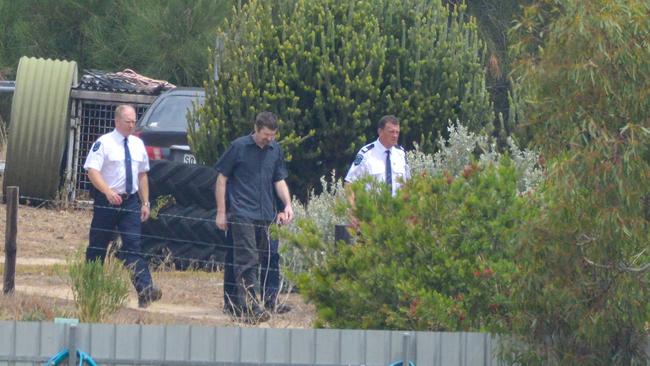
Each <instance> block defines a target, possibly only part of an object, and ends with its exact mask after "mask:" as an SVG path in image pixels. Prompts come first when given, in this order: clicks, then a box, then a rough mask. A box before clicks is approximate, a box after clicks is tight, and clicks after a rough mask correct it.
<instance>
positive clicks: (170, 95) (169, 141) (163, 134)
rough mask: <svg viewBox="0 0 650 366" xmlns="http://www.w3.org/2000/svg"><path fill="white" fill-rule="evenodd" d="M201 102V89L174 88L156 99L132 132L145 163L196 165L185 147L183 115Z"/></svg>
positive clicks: (203, 95) (185, 137)
mask: <svg viewBox="0 0 650 366" xmlns="http://www.w3.org/2000/svg"><path fill="white" fill-rule="evenodd" d="M204 102H205V91H204V90H203V89H201V88H175V89H171V90H169V91H167V92H165V93H163V94H160V95H159V96H158V98H156V100H155V101H154V102H153V103H152V104H151V106H150V107H149V109H147V111H146V112H145V113H144V115H143V116H142V118H140V120H139V121H138V123H137V124H136V128H135V135H136V136H138V137H140V138H141V139H142V141H144V144H145V146H146V148H147V154H148V155H149V159H153V160H160V159H166V160H172V161H180V162H184V163H188V164H194V163H196V158H195V157H194V155H193V154H192V153H191V151H190V148H189V146H188V143H187V114H188V111H189V110H191V109H192V106H193V104H195V105H203V103H204Z"/></svg>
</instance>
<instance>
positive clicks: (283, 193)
mask: <svg viewBox="0 0 650 366" xmlns="http://www.w3.org/2000/svg"><path fill="white" fill-rule="evenodd" d="M274 185H275V193H276V194H277V195H278V197H279V198H280V200H281V201H282V203H284V210H283V211H282V212H284V214H285V216H286V217H285V218H284V221H285V222H284V223H289V222H291V220H293V208H292V207H291V195H290V194H289V186H287V182H285V181H284V179H282V180H279V181H277V182H275V183H274Z"/></svg>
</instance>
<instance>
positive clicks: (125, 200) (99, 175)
mask: <svg viewBox="0 0 650 366" xmlns="http://www.w3.org/2000/svg"><path fill="white" fill-rule="evenodd" d="M135 121H136V114H135V109H133V107H132V106H130V105H120V106H118V107H117V108H116V109H115V129H114V130H113V132H110V133H107V134H105V135H103V136H101V137H100V138H99V139H97V141H95V143H94V144H93V146H92V148H91V151H90V152H89V153H88V157H87V158H86V163H85V164H84V169H86V171H87V172H88V178H89V179H90V182H91V183H92V184H93V187H94V188H95V190H94V191H93V198H94V200H95V202H94V205H93V220H92V223H91V224H90V240H89V244H88V248H87V249H86V260H87V261H92V260H101V261H102V262H103V261H104V259H105V257H106V251H107V247H108V244H109V242H110V241H111V240H112V239H113V237H114V234H115V233H116V232H119V233H120V235H121V237H122V246H121V248H120V249H119V251H118V257H120V258H121V259H123V260H124V262H125V264H126V265H127V267H129V269H130V270H131V271H132V280H133V284H134V286H135V289H136V291H137V292H138V305H139V306H140V307H147V306H148V305H149V304H150V303H151V302H152V301H156V300H159V299H160V298H161V297H162V291H160V289H159V288H157V287H155V286H154V285H153V281H152V279H151V273H150V272H149V268H148V266H147V262H146V261H145V260H144V259H143V258H142V250H141V248H140V227H141V222H142V221H145V220H147V219H148V218H149V182H148V180H147V172H148V171H149V159H148V157H147V151H146V150H145V147H144V143H143V142H142V140H140V139H139V138H138V137H136V136H133V135H132V133H133V131H134V129H135ZM134 178H135V179H134Z"/></svg>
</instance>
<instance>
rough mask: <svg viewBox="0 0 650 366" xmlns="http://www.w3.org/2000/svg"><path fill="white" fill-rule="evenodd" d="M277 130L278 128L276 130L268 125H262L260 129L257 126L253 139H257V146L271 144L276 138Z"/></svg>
mask: <svg viewBox="0 0 650 366" xmlns="http://www.w3.org/2000/svg"><path fill="white" fill-rule="evenodd" d="M277 132H278V131H277V130H275V131H274V130H271V129H270V128H268V127H262V128H260V129H257V128H256V129H255V133H254V134H253V140H255V143H256V144H257V146H259V147H265V146H266V145H268V144H270V143H271V141H273V140H275V134H276V133H277Z"/></svg>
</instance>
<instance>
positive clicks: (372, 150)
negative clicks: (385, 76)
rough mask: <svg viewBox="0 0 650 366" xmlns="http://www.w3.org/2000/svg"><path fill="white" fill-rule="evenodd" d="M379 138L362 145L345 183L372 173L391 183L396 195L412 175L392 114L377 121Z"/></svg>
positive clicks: (396, 123) (390, 187)
mask: <svg viewBox="0 0 650 366" xmlns="http://www.w3.org/2000/svg"><path fill="white" fill-rule="evenodd" d="M377 133H378V135H379V138H378V139H377V141H375V142H373V143H371V144H368V145H366V146H364V147H363V148H361V150H360V151H359V153H358V154H357V156H356V157H355V159H354V162H353V163H352V166H351V167H350V170H349V171H348V174H347V175H346V176H345V182H346V183H352V182H354V181H356V180H358V179H360V178H362V177H364V176H367V175H370V176H372V177H373V178H375V180H377V181H378V182H381V183H385V184H386V185H388V187H389V189H390V191H391V193H392V195H393V196H395V195H396V194H397V190H398V189H399V187H400V186H401V185H402V183H403V182H404V181H406V180H407V179H409V178H410V177H411V175H410V172H409V166H408V163H407V162H406V153H405V152H404V149H403V148H402V147H401V146H399V145H397V140H398V139H399V120H398V119H397V117H395V116H393V115H387V116H383V117H382V118H381V119H380V120H379V123H378V125H377Z"/></svg>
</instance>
